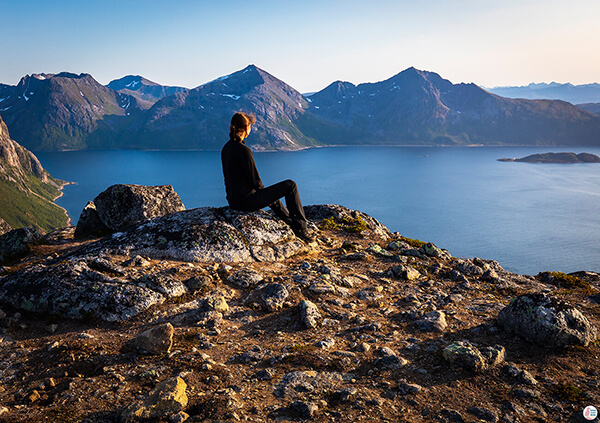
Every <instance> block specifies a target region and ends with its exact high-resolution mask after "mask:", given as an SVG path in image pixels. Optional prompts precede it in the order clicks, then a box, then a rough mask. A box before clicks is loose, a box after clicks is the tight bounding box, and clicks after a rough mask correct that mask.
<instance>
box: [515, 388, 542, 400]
mask: <svg viewBox="0 0 600 423" xmlns="http://www.w3.org/2000/svg"><path fill="white" fill-rule="evenodd" d="M514 396H515V398H525V399H534V398H538V397H539V396H540V392H539V391H534V390H532V389H515V391H514Z"/></svg>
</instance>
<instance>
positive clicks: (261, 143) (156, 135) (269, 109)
mask: <svg viewBox="0 0 600 423" xmlns="http://www.w3.org/2000/svg"><path fill="white" fill-rule="evenodd" d="M307 107H308V103H307V101H306V100H305V99H304V97H302V95H301V94H300V93H299V92H298V91H296V90H294V89H293V88H292V87H290V86H289V85H287V84H285V83H284V82H282V81H280V80H279V79H277V78H275V77H274V76H272V75H270V74H269V73H267V72H265V71H263V70H262V69H259V68H257V67H256V66H254V65H250V66H248V67H246V68H245V69H242V70H240V71H238V72H235V73H233V74H231V75H227V76H223V77H221V78H218V79H216V80H214V81H211V82H208V83H206V84H203V85H200V86H199V87H197V88H194V89H193V90H189V91H186V92H181V93H177V94H174V95H170V96H168V97H165V98H164V99H162V100H160V101H158V102H157V103H156V104H155V105H154V106H152V108H151V109H150V110H148V112H146V114H144V115H143V116H140V119H138V121H137V123H136V125H135V126H133V127H132V130H131V131H130V132H129V133H127V134H126V135H125V136H124V137H123V138H124V139H126V140H127V142H128V144H129V145H130V146H133V147H137V148H200V149H202V148H207V149H219V148H221V146H222V145H223V144H224V143H225V142H226V141H227V139H228V133H229V122H230V120H231V116H232V115H233V113H235V112H237V111H245V112H250V113H254V114H255V115H256V117H257V124H256V126H255V128H254V130H253V131H252V133H251V134H250V137H249V138H248V140H247V143H248V144H249V145H253V146H255V148H256V149H268V150H273V149H277V150H295V149H298V148H302V147H306V146H310V145H316V144H317V143H316V141H315V140H314V139H311V138H309V137H307V136H306V135H305V134H304V133H303V132H302V131H301V130H300V129H299V128H298V127H297V125H296V121H297V120H298V118H299V117H300V116H301V115H302V114H303V113H304V110H305V109H306V108H307Z"/></svg>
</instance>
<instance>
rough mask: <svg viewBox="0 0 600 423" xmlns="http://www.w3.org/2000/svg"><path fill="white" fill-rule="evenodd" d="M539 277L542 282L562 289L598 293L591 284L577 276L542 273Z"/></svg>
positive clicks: (560, 273) (561, 273)
mask: <svg viewBox="0 0 600 423" xmlns="http://www.w3.org/2000/svg"><path fill="white" fill-rule="evenodd" d="M539 276H540V278H541V280H542V282H549V283H551V284H553V285H557V286H560V287H562V288H566V289H582V290H583V291H584V293H586V294H592V293H594V292H596V290H595V289H594V288H593V287H592V286H591V285H590V284H589V282H586V281H584V280H581V279H579V278H578V277H577V276H573V275H567V274H566V273H563V272H542V273H540V275H539Z"/></svg>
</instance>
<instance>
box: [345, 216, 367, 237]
mask: <svg viewBox="0 0 600 423" xmlns="http://www.w3.org/2000/svg"><path fill="white" fill-rule="evenodd" d="M343 222H344V224H345V225H346V227H345V228H344V229H345V230H346V232H351V233H355V234H359V233H361V232H362V231H365V230H366V229H367V222H365V221H364V220H363V219H361V218H360V217H355V218H351V217H346V218H344V220H343Z"/></svg>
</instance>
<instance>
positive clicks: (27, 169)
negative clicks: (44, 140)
mask: <svg viewBox="0 0 600 423" xmlns="http://www.w3.org/2000/svg"><path fill="white" fill-rule="evenodd" d="M62 184H63V182H62V181H59V180H56V179H54V178H52V177H51V176H50V175H49V174H48V172H47V171H46V170H45V169H44V168H43V167H42V165H41V164H40V162H39V160H38V159H37V157H35V155H34V154H33V153H31V152H30V151H28V150H27V149H25V148H24V147H22V146H21V145H19V144H17V143H16V142H15V141H13V140H12V139H11V138H10V135H9V133H8V129H7V127H6V125H5V123H4V121H3V120H2V118H1V117H0V198H1V201H0V234H1V233H4V232H7V230H8V229H9V227H10V226H12V227H13V228H20V227H22V226H37V227H39V228H42V229H44V230H46V231H49V230H53V229H55V228H57V227H61V226H65V225H66V223H67V219H68V217H67V215H66V213H65V211H64V210H63V209H61V208H60V207H58V206H57V205H56V204H54V202H53V201H54V200H55V199H56V197H58V196H59V195H60V188H61V187H62Z"/></svg>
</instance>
